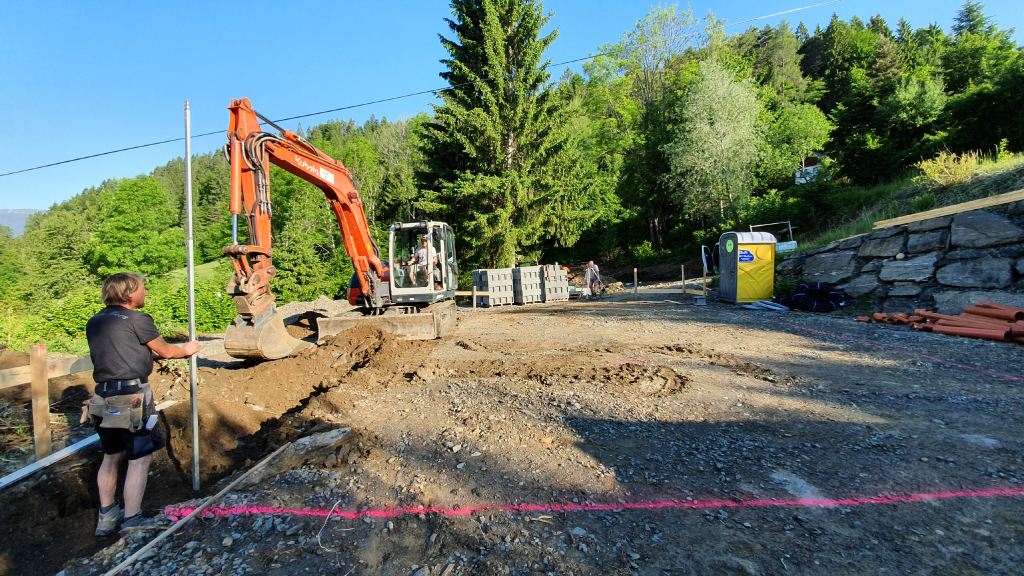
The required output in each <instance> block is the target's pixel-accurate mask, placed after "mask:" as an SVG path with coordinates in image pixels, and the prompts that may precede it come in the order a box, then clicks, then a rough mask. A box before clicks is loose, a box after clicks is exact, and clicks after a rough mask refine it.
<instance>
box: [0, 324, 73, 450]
mask: <svg viewBox="0 0 1024 576" xmlns="http://www.w3.org/2000/svg"><path fill="white" fill-rule="evenodd" d="M86 370H92V360H91V359H90V358H89V357H88V356H75V357H73V358H60V359H56V360H50V361H47V360H46V345H44V344H40V345H38V346H33V347H32V348H31V349H30V352H29V364H28V366H18V367H17V368H9V369H7V370H0V389H4V388H13V387H14V386H24V385H25V384H29V385H31V386H32V444H33V447H34V448H35V452H36V461H39V460H42V459H43V458H46V457H47V456H49V455H50V453H51V452H52V447H51V440H52V434H51V432H50V378H58V377H60V376H67V375H69V374H75V373H77V372H85V371H86Z"/></svg>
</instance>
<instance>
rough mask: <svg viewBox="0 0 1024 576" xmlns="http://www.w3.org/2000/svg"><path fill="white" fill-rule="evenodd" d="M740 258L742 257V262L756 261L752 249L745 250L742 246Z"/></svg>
mask: <svg viewBox="0 0 1024 576" xmlns="http://www.w3.org/2000/svg"><path fill="white" fill-rule="evenodd" d="M739 259H740V262H753V261H754V253H753V252H751V251H750V250H743V249H742V248H741V249H740V252H739Z"/></svg>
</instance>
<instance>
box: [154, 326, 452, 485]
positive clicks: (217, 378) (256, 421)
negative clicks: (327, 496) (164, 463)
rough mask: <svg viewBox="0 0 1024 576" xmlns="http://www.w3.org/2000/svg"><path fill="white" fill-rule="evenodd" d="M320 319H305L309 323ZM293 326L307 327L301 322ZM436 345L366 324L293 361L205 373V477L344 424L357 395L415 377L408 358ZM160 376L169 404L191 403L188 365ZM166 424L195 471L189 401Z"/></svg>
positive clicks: (180, 459) (173, 445)
mask: <svg viewBox="0 0 1024 576" xmlns="http://www.w3.org/2000/svg"><path fill="white" fill-rule="evenodd" d="M318 316H319V314H317V313H314V312H309V313H306V314H303V318H304V319H305V320H306V321H309V322H315V318H316V317H318ZM289 328H296V329H300V328H301V324H300V325H299V326H294V325H293V326H289ZM293 335H295V334H293ZM430 345H432V343H430V342H409V341H403V340H397V339H396V338H395V337H394V336H392V335H391V334H389V333H387V332H383V331H381V330H380V329H378V328H375V327H372V326H359V327H356V328H353V329H351V330H346V331H345V332H342V333H340V334H338V335H337V336H335V337H334V339H333V340H331V341H330V342H329V343H327V344H326V345H323V346H319V347H317V348H313V349H310V350H308V351H306V352H303V353H301V354H299V355H298V356H294V357H291V358H283V359H280V360H274V361H267V362H260V363H255V364H254V363H251V362H238V363H237V364H236V365H232V366H230V367H225V368H208V367H203V368H200V369H199V377H200V379H201V381H200V386H199V399H200V400H199V414H200V419H199V431H200V442H201V444H200V447H199V450H200V454H201V455H202V456H201V466H200V478H201V479H202V480H203V481H204V482H206V481H208V480H209V479H216V478H218V477H220V476H223V475H224V474H227V473H229V472H230V471H232V470H235V469H237V468H239V467H242V466H245V465H247V464H246V463H247V462H251V461H253V460H254V459H256V458H257V457H258V456H259V455H260V454H262V453H264V452H266V451H267V450H270V449H273V448H275V447H276V446H279V445H280V444H282V443H284V442H287V441H291V440H294V439H296V438H298V437H300V436H301V435H302V434H304V433H306V432H308V430H310V429H311V428H313V427H315V426H317V425H322V424H326V423H335V422H338V421H339V419H340V418H341V415H342V414H343V413H344V411H345V410H346V409H347V408H348V407H351V405H352V402H353V394H352V391H368V390H380V389H382V388H387V387H389V386H391V385H392V384H396V383H405V382H408V381H409V380H411V379H412V378H415V376H416V374H415V370H412V371H407V370H404V369H403V368H402V365H403V363H404V361H405V360H406V359H408V360H409V361H410V362H411V361H413V359H414V358H415V359H419V358H421V357H422V354H421V353H420V351H421V350H422V349H423V348H424V347H429V346H430ZM417 362H418V360H417ZM407 372H408V374H407ZM160 374H161V376H163V377H164V378H165V379H167V380H170V381H171V384H170V390H171V391H169V392H168V394H167V396H166V397H167V398H175V399H177V398H183V399H185V400H187V399H188V386H189V382H188V375H187V372H185V371H184V368H183V367H179V368H175V369H173V370H170V371H166V372H161V373H160ZM328 392H330V394H327V393H328ZM164 418H165V419H166V424H167V429H168V430H169V434H168V436H169V438H168V441H169V442H168V445H169V453H170V454H171V457H172V458H173V459H174V460H175V461H176V462H177V463H178V464H179V465H180V468H181V470H183V471H189V470H191V469H192V432H191V423H190V408H189V404H188V402H180V403H178V404H177V405H175V406H172V407H171V408H169V409H168V410H166V411H165V412H164Z"/></svg>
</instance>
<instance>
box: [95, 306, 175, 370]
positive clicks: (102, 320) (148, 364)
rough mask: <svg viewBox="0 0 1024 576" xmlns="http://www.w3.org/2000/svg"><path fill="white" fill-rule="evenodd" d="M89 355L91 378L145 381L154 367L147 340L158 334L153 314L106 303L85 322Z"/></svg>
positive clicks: (149, 340) (151, 339)
mask: <svg viewBox="0 0 1024 576" xmlns="http://www.w3.org/2000/svg"><path fill="white" fill-rule="evenodd" d="M85 337H86V338H87V339H88V340H89V356H91V357H92V365H93V371H92V378H93V380H95V381H96V382H106V381H108V380H132V379H134V378H139V379H140V380H142V381H146V380H147V379H148V378H149V374H150V372H152V371H153V357H152V355H151V354H150V350H149V347H148V346H146V343H147V342H151V341H153V340H155V339H157V338H159V337H160V332H159V331H158V330H157V329H156V324H154V323H153V317H152V316H150V315H149V314H146V313H145V312H139V311H138V310H129V309H127V308H125V307H124V306H107V307H106V308H104V309H103V310H100V311H99V312H97V313H96V315H95V316H93V317H92V318H90V319H89V322H88V323H86V325H85Z"/></svg>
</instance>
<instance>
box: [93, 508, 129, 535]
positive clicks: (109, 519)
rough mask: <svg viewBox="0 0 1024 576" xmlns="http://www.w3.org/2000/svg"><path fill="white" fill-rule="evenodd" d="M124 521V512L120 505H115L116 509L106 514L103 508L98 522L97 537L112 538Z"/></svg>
mask: <svg viewBox="0 0 1024 576" xmlns="http://www.w3.org/2000/svg"><path fill="white" fill-rule="evenodd" d="M122 520H124V511H123V510H121V506H120V505H119V504H117V503H114V507H113V508H111V509H110V510H107V511H106V512H104V511H103V509H102V508H101V509H100V519H99V521H98V522H96V535H97V536H99V537H101V538H103V537H106V536H110V535H111V534H113V533H114V532H116V531H117V527H118V526H120V525H121V521H122Z"/></svg>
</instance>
